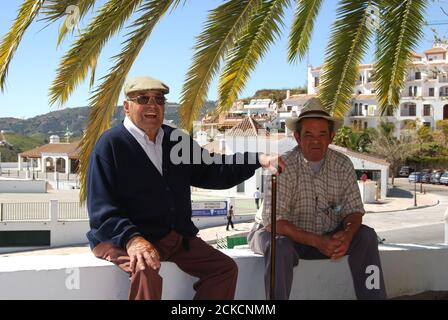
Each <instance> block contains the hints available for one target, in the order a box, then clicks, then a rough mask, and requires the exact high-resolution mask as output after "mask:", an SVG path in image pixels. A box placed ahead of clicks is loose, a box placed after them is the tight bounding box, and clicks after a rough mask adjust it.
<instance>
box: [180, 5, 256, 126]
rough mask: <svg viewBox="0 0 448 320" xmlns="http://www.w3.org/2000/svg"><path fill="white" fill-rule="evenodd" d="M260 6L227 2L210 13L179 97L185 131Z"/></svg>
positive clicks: (195, 116)
mask: <svg viewBox="0 0 448 320" xmlns="http://www.w3.org/2000/svg"><path fill="white" fill-rule="evenodd" d="M261 3H262V1H261V0H229V1H227V2H226V3H224V4H222V5H220V6H219V7H217V8H216V9H214V10H212V11H211V12H210V14H209V16H208V20H207V22H206V24H205V28H204V31H203V32H202V33H201V34H200V35H199V37H198V38H197V43H196V46H195V51H196V53H195V55H194V57H193V63H192V65H191V66H190V69H189V71H188V73H187V77H186V81H185V82H184V85H183V89H182V94H181V107H180V109H179V113H180V121H181V126H182V127H183V128H185V129H187V130H188V131H190V132H191V130H192V125H193V121H194V120H195V119H196V118H197V116H198V114H199V111H200V109H201V107H202V105H203V103H204V101H205V98H206V96H207V92H208V88H209V85H210V82H211V80H212V78H213V77H214V75H215V74H216V72H217V71H218V70H219V66H220V63H221V60H222V58H223V57H224V56H225V54H226V52H227V50H228V49H229V48H230V47H231V46H233V45H234V43H235V40H236V39H237V36H238V35H239V34H240V31H241V29H242V27H243V26H245V25H247V21H248V19H249V18H250V17H251V16H252V13H253V10H255V9H257V8H258V7H259V6H260V5H261Z"/></svg>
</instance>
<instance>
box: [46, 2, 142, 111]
mask: <svg viewBox="0 0 448 320" xmlns="http://www.w3.org/2000/svg"><path fill="white" fill-rule="evenodd" d="M141 2H142V0H109V1H108V2H107V3H105V4H104V5H103V6H102V7H101V8H100V10H99V12H98V14H97V15H96V16H95V17H94V18H93V20H92V21H91V22H90V23H89V25H88V26H87V28H86V29H85V30H84V31H83V32H82V34H81V35H80V36H79V37H78V39H77V40H76V41H75V43H74V44H73V45H72V47H71V48H70V50H69V51H68V52H67V53H66V54H65V55H64V57H63V58H62V60H61V62H60V64H59V67H58V70H57V74H56V78H55V79H54V81H53V83H52V85H51V88H50V93H49V95H50V104H54V103H56V102H58V103H59V105H63V104H64V103H65V102H66V101H67V99H68V97H69V96H70V94H71V93H72V92H73V90H75V88H76V87H77V85H78V84H79V83H80V82H82V81H83V80H84V79H85V78H86V76H87V72H88V71H89V68H90V67H91V66H92V65H95V61H96V60H97V58H98V56H99V54H100V53H101V50H102V49H103V47H104V45H105V44H106V42H107V41H108V40H109V39H110V38H111V37H112V36H113V35H114V34H116V33H117V32H118V31H119V30H120V29H121V28H122V27H123V25H124V23H125V22H126V20H127V19H128V18H129V17H130V16H131V14H132V13H133V12H134V11H135V10H136V8H137V7H138V6H139V5H140V3H141Z"/></svg>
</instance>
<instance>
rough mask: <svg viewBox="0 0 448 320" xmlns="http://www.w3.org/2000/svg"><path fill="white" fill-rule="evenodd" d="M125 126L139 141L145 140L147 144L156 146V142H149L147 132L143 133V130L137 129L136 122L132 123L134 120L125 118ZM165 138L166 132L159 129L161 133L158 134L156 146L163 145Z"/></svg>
mask: <svg viewBox="0 0 448 320" xmlns="http://www.w3.org/2000/svg"><path fill="white" fill-rule="evenodd" d="M123 125H124V126H125V128H126V129H127V130H128V131H129V132H130V133H131V134H132V135H133V136H134V138H136V139H137V140H143V141H145V142H146V143H153V144H154V142H152V141H151V140H149V138H148V135H147V134H146V133H145V131H143V130H142V129H140V128H139V127H137V126H136V125H135V124H134V122H132V120H131V119H129V118H128V117H127V116H126V117H125V118H124V121H123ZM163 136H164V132H163V130H162V128H159V131H158V132H157V136H156V142H155V144H156V145H161V144H162V141H163Z"/></svg>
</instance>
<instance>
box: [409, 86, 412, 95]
mask: <svg viewBox="0 0 448 320" xmlns="http://www.w3.org/2000/svg"><path fill="white" fill-rule="evenodd" d="M409 97H412V87H409Z"/></svg>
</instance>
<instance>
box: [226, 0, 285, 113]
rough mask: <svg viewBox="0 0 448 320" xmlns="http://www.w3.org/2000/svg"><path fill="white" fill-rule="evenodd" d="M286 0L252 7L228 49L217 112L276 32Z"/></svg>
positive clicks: (230, 100)
mask: <svg viewBox="0 0 448 320" xmlns="http://www.w3.org/2000/svg"><path fill="white" fill-rule="evenodd" d="M289 3H290V0H271V1H267V2H265V3H264V4H263V5H262V6H261V7H260V8H259V10H256V11H254V14H253V17H251V18H250V23H249V25H248V26H247V28H245V30H244V31H243V32H242V34H241V36H239V37H238V39H237V41H236V45H235V46H234V47H232V49H231V50H230V51H229V54H228V56H227V59H226V61H228V62H227V64H226V66H225V67H224V71H223V72H222V74H221V78H220V82H219V89H218V91H219V99H218V101H219V104H218V112H221V111H225V110H227V109H228V108H229V107H230V106H231V105H232V103H233V101H234V100H235V99H236V98H237V96H238V93H239V92H240V91H241V90H242V89H243V88H244V85H245V82H246V80H247V78H248V76H249V74H250V72H251V71H253V69H254V68H255V66H256V64H257V62H258V60H260V59H261V58H262V57H263V56H264V54H265V53H266V52H267V50H268V48H269V46H270V45H271V44H272V43H273V42H274V41H275V40H276V38H277V37H278V36H279V35H280V26H283V21H282V20H283V13H284V9H285V8H286V7H287V6H288V5H289Z"/></svg>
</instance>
